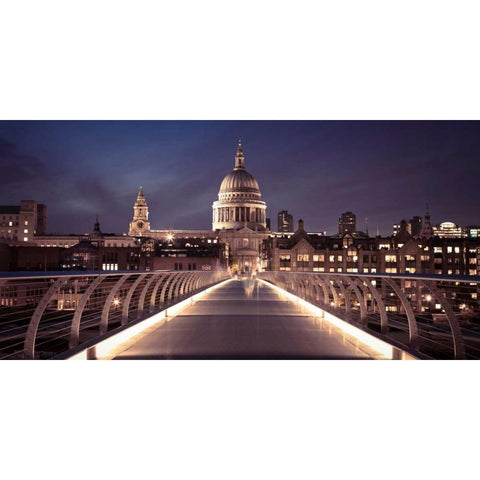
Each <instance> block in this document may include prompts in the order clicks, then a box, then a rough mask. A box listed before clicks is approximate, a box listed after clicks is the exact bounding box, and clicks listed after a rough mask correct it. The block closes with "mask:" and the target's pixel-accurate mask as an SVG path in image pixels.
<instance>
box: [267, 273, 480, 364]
mask: <svg viewBox="0 0 480 480" xmlns="http://www.w3.org/2000/svg"><path fill="white" fill-rule="evenodd" d="M259 278H262V279H263V280H266V281H268V282H270V283H273V284H274V285H277V286H278V287H281V288H283V289H284V290H286V291H288V292H290V293H293V294H295V295H297V296H299V297H301V298H303V299H304V300H307V301H308V302H310V303H313V304H315V305H316V306H318V307H320V308H321V309H322V310H325V311H327V312H329V313H332V314H334V315H336V316H338V317H340V318H342V319H343V320H346V321H347V322H349V323H352V324H355V325H356V326H359V327H360V328H362V329H364V330H367V331H370V332H371V333H374V334H375V335H377V336H379V337H381V338H383V339H384V340H387V341H390V342H391V343H394V344H397V345H401V346H404V347H405V348H406V349H408V350H409V351H411V352H412V353H419V354H422V356H424V357H425V356H426V357H431V358H444V359H448V358H455V359H478V358H480V302H479V299H480V277H478V276H477V277H452V276H443V275H416V274H404V275H402V274H356V273H352V274H351V273H320V272H319V273H317V272H293V271H292V272H284V271H276V272H262V273H260V274H259Z"/></svg>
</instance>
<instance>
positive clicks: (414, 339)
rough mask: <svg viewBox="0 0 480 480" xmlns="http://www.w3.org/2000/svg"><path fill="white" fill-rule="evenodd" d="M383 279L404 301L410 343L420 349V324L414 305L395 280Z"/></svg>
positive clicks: (411, 346) (412, 346)
mask: <svg viewBox="0 0 480 480" xmlns="http://www.w3.org/2000/svg"><path fill="white" fill-rule="evenodd" d="M383 280H385V283H386V284H387V285H390V287H391V288H392V290H393V291H394V292H395V293H396V295H397V297H398V298H399V299H400V301H401V302H402V305H403V308H404V309H405V313H406V314H407V320H408V344H409V346H410V348H412V349H414V350H418V345H419V344H418V326H417V319H416V318H415V314H414V313H413V309H412V306H411V305H410V302H409V301H408V298H407V296H406V295H405V294H404V293H403V291H402V289H401V288H400V287H399V286H398V284H397V282H395V280H393V279H389V278H384V279H383Z"/></svg>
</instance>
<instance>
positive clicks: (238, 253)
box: [128, 141, 268, 273]
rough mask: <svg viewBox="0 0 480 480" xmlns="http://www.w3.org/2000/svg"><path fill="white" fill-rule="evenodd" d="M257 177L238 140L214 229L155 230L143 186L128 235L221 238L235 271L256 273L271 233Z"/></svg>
mask: <svg viewBox="0 0 480 480" xmlns="http://www.w3.org/2000/svg"><path fill="white" fill-rule="evenodd" d="M261 196H262V194H261V192H260V187H259V185H258V182H257V180H256V179H255V177H254V176H253V175H252V174H251V173H249V172H248V171H247V170H246V168H245V156H244V154H243V149H242V144H241V142H240V141H239V142H238V147H237V152H236V155H235V160H234V168H233V170H232V171H231V172H230V173H229V174H228V175H226V176H225V178H224V179H223V181H222V182H221V184H220V189H219V192H218V200H216V201H214V202H213V205H212V210H213V211H212V214H213V218H212V230H210V231H200V230H152V229H151V228H150V222H149V220H148V205H147V202H146V199H145V195H144V193H143V189H142V187H140V190H139V192H138V195H137V199H136V201H135V204H134V206H133V218H132V221H131V222H130V227H129V232H128V234H129V236H134V237H150V238H157V239H164V238H203V239H205V238H206V239H212V242H213V241H214V242H216V241H217V240H218V242H219V243H222V244H223V246H224V251H225V254H226V256H227V262H228V264H229V265H230V266H231V267H232V270H233V271H238V272H240V273H253V272H256V271H258V270H259V269H260V268H261V265H260V245H261V242H262V241H263V240H264V239H265V238H266V237H268V233H267V223H266V222H267V217H266V214H267V205H266V203H265V202H264V201H263V200H262V199H261Z"/></svg>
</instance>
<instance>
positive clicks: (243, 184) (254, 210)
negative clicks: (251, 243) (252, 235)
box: [212, 141, 267, 231]
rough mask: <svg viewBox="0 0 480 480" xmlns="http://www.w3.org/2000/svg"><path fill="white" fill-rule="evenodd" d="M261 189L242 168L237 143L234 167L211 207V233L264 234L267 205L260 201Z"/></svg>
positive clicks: (241, 152)
mask: <svg viewBox="0 0 480 480" xmlns="http://www.w3.org/2000/svg"><path fill="white" fill-rule="evenodd" d="M261 196H262V194H261V193H260V187H259V186H258V182H257V180H255V178H254V176H253V175H252V174H251V173H249V172H247V170H246V168H245V156H244V154H243V150H242V144H241V142H240V141H239V142H238V148H237V153H236V155H235V166H234V169H233V170H232V172H230V173H229V174H228V175H227V176H226V177H225V178H224V179H223V181H222V183H221V185H220V190H219V192H218V200H217V201H216V202H214V203H213V221H212V230H222V229H225V230H238V229H240V228H244V227H247V228H250V229H252V230H257V231H264V230H266V226H267V225H266V218H267V217H266V210H267V205H266V203H265V202H264V201H262V200H261Z"/></svg>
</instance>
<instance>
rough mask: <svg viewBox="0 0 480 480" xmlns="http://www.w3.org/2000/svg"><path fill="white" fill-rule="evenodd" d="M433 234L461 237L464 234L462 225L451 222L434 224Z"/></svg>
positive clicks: (445, 236) (442, 236) (441, 236)
mask: <svg viewBox="0 0 480 480" xmlns="http://www.w3.org/2000/svg"><path fill="white" fill-rule="evenodd" d="M433 234H434V235H435V236H436V237H440V238H462V237H464V236H466V235H465V233H464V231H463V229H462V227H460V226H458V225H457V224H455V223H453V222H442V223H439V224H438V225H435V226H434V227H433Z"/></svg>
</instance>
